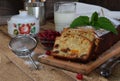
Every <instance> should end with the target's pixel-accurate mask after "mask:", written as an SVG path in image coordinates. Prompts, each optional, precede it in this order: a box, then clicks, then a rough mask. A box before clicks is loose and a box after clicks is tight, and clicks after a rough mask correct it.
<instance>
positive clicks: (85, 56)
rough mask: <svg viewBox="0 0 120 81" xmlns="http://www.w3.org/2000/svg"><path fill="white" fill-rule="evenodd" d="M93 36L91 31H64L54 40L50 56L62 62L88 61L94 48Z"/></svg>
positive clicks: (67, 29)
mask: <svg viewBox="0 0 120 81" xmlns="http://www.w3.org/2000/svg"><path fill="white" fill-rule="evenodd" d="M94 34H95V33H94V31H93V30H91V29H88V30H87V29H83V28H82V29H80V28H79V29H70V28H66V29H64V30H63V32H62V35H61V36H60V37H57V38H56V41H55V44H54V48H53V50H52V56H54V57H57V58H61V59H64V60H72V61H73V60H74V61H88V60H89V57H90V56H91V53H92V50H93V48H94V47H95V43H94V41H95V39H96V38H95V35H94ZM89 36H90V37H89Z"/></svg>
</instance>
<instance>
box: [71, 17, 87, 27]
mask: <svg viewBox="0 0 120 81" xmlns="http://www.w3.org/2000/svg"><path fill="white" fill-rule="evenodd" d="M86 25H89V17H88V16H79V17H77V18H76V19H75V20H73V22H72V23H71V24H70V28H75V27H78V26H86Z"/></svg>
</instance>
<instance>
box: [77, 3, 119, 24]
mask: <svg viewBox="0 0 120 81" xmlns="http://www.w3.org/2000/svg"><path fill="white" fill-rule="evenodd" d="M94 12H97V13H98V14H99V16H105V17H107V18H108V19H109V20H111V22H112V23H113V24H114V25H116V26H117V25H120V21H118V20H116V19H120V11H110V10H109V9H107V8H104V7H101V6H97V5H91V4H86V3H81V2H76V17H78V16H89V17H91V15H92V13H94Z"/></svg>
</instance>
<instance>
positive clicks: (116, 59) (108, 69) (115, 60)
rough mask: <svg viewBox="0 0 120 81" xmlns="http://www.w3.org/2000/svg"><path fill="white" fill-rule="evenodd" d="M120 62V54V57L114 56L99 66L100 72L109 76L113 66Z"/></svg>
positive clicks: (104, 75)
mask: <svg viewBox="0 0 120 81" xmlns="http://www.w3.org/2000/svg"><path fill="white" fill-rule="evenodd" d="M118 63H120V56H119V57H112V58H110V59H109V60H108V61H107V62H105V63H104V64H102V65H101V66H100V67H99V70H100V71H99V74H100V75H102V76H103V77H109V76H110V75H111V74H112V70H113V68H114V67H115V66H116V65H117V64H118Z"/></svg>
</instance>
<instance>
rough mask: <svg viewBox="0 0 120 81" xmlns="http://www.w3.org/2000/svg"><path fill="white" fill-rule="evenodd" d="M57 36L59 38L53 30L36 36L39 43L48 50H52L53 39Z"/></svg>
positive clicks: (58, 34)
mask: <svg viewBox="0 0 120 81" xmlns="http://www.w3.org/2000/svg"><path fill="white" fill-rule="evenodd" d="M58 36H60V33H59V32H57V31H54V30H44V31H41V32H39V33H38V35H37V37H38V38H39V40H40V42H41V43H42V44H43V45H44V46H45V47H46V48H48V49H51V48H53V45H54V42H55V39H56V37H58Z"/></svg>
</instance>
